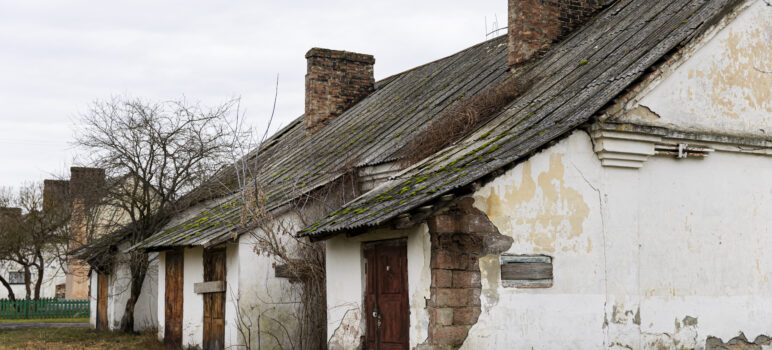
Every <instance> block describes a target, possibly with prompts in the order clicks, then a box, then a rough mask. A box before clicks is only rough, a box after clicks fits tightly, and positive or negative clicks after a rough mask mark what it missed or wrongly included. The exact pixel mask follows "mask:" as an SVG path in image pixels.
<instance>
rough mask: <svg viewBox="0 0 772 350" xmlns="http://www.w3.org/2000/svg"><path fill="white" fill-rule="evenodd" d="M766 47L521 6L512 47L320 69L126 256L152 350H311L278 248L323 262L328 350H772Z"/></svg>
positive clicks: (771, 149)
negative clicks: (309, 249) (390, 67)
mask: <svg viewBox="0 0 772 350" xmlns="http://www.w3.org/2000/svg"><path fill="white" fill-rule="evenodd" d="M502 1H503V0H502ZM770 33H772V6H769V4H768V2H765V1H763V0H745V1H737V0H676V1H645V0H617V1H608V0H607V1H600V0H599V1H590V0H587V1H530V0H526V1H516V0H509V25H508V34H507V35H505V36H501V37H498V38H495V39H492V40H488V41H485V42H483V43H480V44H478V45H475V46H473V47H470V48H468V49H466V50H463V51H461V52H459V53H456V54H454V55H452V56H448V57H446V58H443V59H440V60H437V61H434V62H430V63H427V64H425V65H422V66H419V67H416V68H414V69H411V70H408V71H405V72H403V73H400V74H397V75H394V76H391V77H388V78H385V79H382V80H380V81H377V82H376V81H375V80H374V77H373V67H374V63H375V59H374V58H373V57H372V56H370V55H365V54H359V53H352V52H346V51H335V50H327V49H319V48H314V49H311V50H310V51H308V53H307V54H306V59H307V64H308V66H307V74H306V96H305V114H304V115H303V116H301V117H299V118H298V119H296V120H295V121H294V122H293V123H291V124H290V125H288V126H287V127H285V128H284V129H282V130H281V131H279V132H278V133H276V134H275V135H274V136H273V137H272V138H270V139H268V140H267V141H266V142H265V143H263V145H261V147H260V148H259V149H258V150H255V151H254V152H253V153H251V154H250V155H248V156H247V158H246V162H245V164H248V166H246V167H245V168H248V169H255V171H254V172H251V173H249V174H248V176H246V177H243V176H241V177H240V176H238V174H239V170H238V168H237V167H236V168H234V167H231V168H229V169H226V171H224V172H223V173H221V174H219V175H218V176H216V178H217V179H219V180H221V181H223V182H226V183H232V182H234V181H236V179H237V178H238V181H237V182H238V183H239V186H236V187H235V190H233V191H230V192H228V193H224V194H222V195H218V196H213V197H208V198H207V199H206V200H201V201H198V202H196V203H191V205H190V206H189V208H188V209H186V210H185V211H184V212H182V213H181V214H178V215H175V216H174V217H173V218H171V219H170V222H169V223H168V225H167V226H166V227H165V228H164V229H163V230H161V231H160V232H158V233H156V234H154V235H153V236H152V237H150V238H148V239H147V240H145V241H144V242H142V243H141V244H139V245H137V246H134V247H130V248H131V249H142V250H145V251H149V252H152V253H153V254H157V262H158V270H157V271H158V272H157V279H156V281H157V287H156V290H157V296H155V300H156V302H157V305H156V307H155V310H156V311H157V324H158V337H159V339H162V340H163V341H164V342H166V343H167V344H171V345H180V346H185V347H187V346H190V347H195V346H200V347H203V348H207V349H216V348H228V347H238V346H240V345H245V344H250V345H251V346H252V348H274V347H285V348H286V347H298V342H301V341H303V339H305V337H304V335H305V334H307V333H305V332H307V331H308V330H307V329H304V327H306V326H307V325H306V324H304V323H303V322H300V321H299V320H301V319H302V317H301V316H299V315H298V313H299V312H301V311H298V305H300V304H303V303H304V302H308V301H307V300H304V298H305V297H306V296H307V295H305V294H303V293H304V292H303V291H302V290H298V289H299V288H298V286H299V285H302V283H303V281H302V279H299V278H298V277H299V276H298V275H297V274H293V273H287V269H288V268H287V266H286V265H283V264H282V262H281V261H279V260H277V259H276V257H275V256H272V255H271V254H268V253H266V251H265V249H264V248H265V247H264V246H263V244H264V243H265V237H269V238H271V239H273V238H275V240H276V241H278V242H281V243H284V244H286V246H287V248H286V249H287V250H289V251H295V250H297V251H298V252H304V251H303V250H301V249H299V247H300V246H303V242H305V241H304V240H305V239H309V240H311V241H313V242H316V244H317V246H322V247H324V253H325V254H324V259H325V269H324V277H325V283H326V296H325V299H326V305H325V307H324V308H325V309H326V310H327V312H326V321H325V322H326V327H325V328H326V330H325V332H326V336H325V339H326V342H327V345H328V347H329V348H331V349H356V348H367V349H408V348H411V349H413V348H416V349H457V348H465V349H485V348H492V349H528V348H534V349H555V348H565V347H566V344H571V346H570V347H572V348H581V349H597V348H610V349H622V348H633V349H640V348H666V349H670V348H673V349H675V348H698V349H703V348H704V349H722V348H725V346H726V344H730V343H731V344H734V345H737V344H740V345H747V346H748V347H760V346H762V345H770V341H772V338H770V337H769V335H770V332H772V329H770V328H772V316H770V315H769V314H768V313H766V312H763V311H761V310H766V309H768V307H769V305H770V303H772V299H770V296H769V293H768V292H767V290H769V289H770V287H772V285H770V283H771V282H770V281H769V279H768V277H769V276H768V272H769V271H770V267H772V256H769V255H768V254H765V253H764V247H765V246H766V245H768V244H770V243H772V241H771V240H770V238H768V237H767V236H766V234H767V233H769V230H770V228H772V221H771V220H770V219H769V216H768V213H769V212H770V211H771V210H772V182H770V180H769V179H770V178H772V158H770V156H771V155H772V136H770V134H769V130H770V128H772V94H771V93H770V92H772V74H770V72H772V56H770V52H772V50H770V42H772V37H770ZM242 170H243V169H242ZM244 178H247V179H251V180H244ZM253 185H254V186H253ZM265 213H268V214H267V215H266V214H265ZM269 217H270V219H268V218H269ZM261 219H264V220H265V221H267V223H265V222H260V220H261ZM249 223H251V224H249ZM275 231H279V233H280V235H279V236H277V237H274V236H273V235H275V234H276V232H275ZM284 233H288V234H289V235H290V236H294V237H300V238H302V239H295V238H291V237H287V236H282V235H281V234H284ZM269 240H270V239H269ZM127 248H129V247H122V248H121V249H127ZM94 283H95V282H94V281H93V280H92V290H93V288H94V287H93V284H94ZM96 283H98V281H97V282H96ZM300 289H302V288H300Z"/></svg>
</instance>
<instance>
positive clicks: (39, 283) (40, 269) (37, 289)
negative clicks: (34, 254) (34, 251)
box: [35, 257, 44, 300]
mask: <svg viewBox="0 0 772 350" xmlns="http://www.w3.org/2000/svg"><path fill="white" fill-rule="evenodd" d="M38 263H39V265H38V266H37V268H38V279H37V281H35V300H40V287H41V286H42V285H43V272H44V267H43V261H42V257H41V261H39V262H38Z"/></svg>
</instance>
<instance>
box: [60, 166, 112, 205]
mask: <svg viewBox="0 0 772 350" xmlns="http://www.w3.org/2000/svg"><path fill="white" fill-rule="evenodd" d="M104 187H105V170H104V169H100V168H83V167H72V168H70V186H69V188H70V197H71V198H72V199H73V200H79V201H80V203H82V204H85V205H86V207H90V206H91V205H93V204H96V203H97V202H98V201H99V199H100V198H101V197H102V196H103V195H104Z"/></svg>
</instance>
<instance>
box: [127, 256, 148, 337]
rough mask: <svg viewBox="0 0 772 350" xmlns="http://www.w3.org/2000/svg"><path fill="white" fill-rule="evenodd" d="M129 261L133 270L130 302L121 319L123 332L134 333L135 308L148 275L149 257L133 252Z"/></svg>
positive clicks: (128, 301)
mask: <svg viewBox="0 0 772 350" xmlns="http://www.w3.org/2000/svg"><path fill="white" fill-rule="evenodd" d="M130 254H131V258H130V259H129V269H130V270H131V281H130V282H129V283H130V287H129V292H130V294H129V300H127V301H126V311H125V312H124V314H123V318H122V319H121V331H122V332H126V333H129V332H134V307H135V306H136V305H137V301H138V300H139V293H140V292H142V284H143V283H144V281H145V275H146V274H147V265H148V257H147V253H143V252H136V251H135V252H131V253H130Z"/></svg>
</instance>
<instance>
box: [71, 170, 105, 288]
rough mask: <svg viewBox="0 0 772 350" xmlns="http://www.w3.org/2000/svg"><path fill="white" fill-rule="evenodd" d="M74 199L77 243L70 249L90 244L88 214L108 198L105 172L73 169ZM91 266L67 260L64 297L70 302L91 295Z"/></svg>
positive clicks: (73, 207)
mask: <svg viewBox="0 0 772 350" xmlns="http://www.w3.org/2000/svg"><path fill="white" fill-rule="evenodd" d="M69 189H70V198H72V216H71V217H70V230H71V234H72V236H73V237H72V238H73V242H72V243H71V244H70V249H74V248H77V247H78V246H80V245H81V244H85V243H86V239H87V238H88V237H87V234H88V227H87V225H88V218H87V215H88V210H89V208H91V206H93V205H96V204H98V201H99V200H100V199H101V198H102V196H103V195H104V189H105V170H104V169H99V168H81V167H72V168H70V184H69ZM88 272H89V266H88V264H86V263H85V262H83V261H81V260H79V259H76V258H73V257H70V259H68V260H67V275H66V279H65V286H64V289H65V290H64V294H65V298H67V299H85V298H88V295H89V288H88V286H89V280H88Z"/></svg>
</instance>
